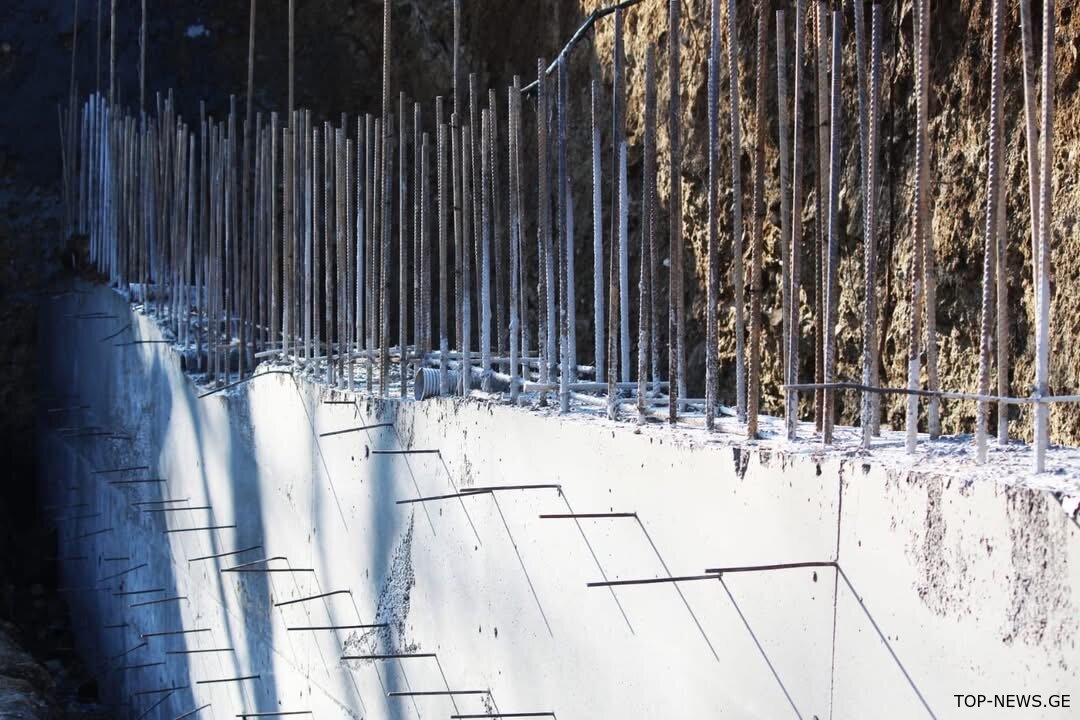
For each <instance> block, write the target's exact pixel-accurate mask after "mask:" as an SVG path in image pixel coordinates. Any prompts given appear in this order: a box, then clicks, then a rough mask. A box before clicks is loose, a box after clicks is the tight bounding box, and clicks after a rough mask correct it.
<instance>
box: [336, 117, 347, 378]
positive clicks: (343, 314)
mask: <svg viewBox="0 0 1080 720" xmlns="http://www.w3.org/2000/svg"><path fill="white" fill-rule="evenodd" d="M348 127H349V125H348V117H347V116H345V114H344V113H342V118H341V127H339V128H337V130H336V132H335V134H334V154H335V157H334V206H335V208H336V211H337V218H336V220H335V221H334V236H335V242H334V245H335V246H336V249H337V253H336V254H337V261H336V263H335V265H334V282H335V286H336V287H337V323H336V324H335V327H336V332H337V361H336V363H335V364H336V365H337V371H336V373H337V386H338V388H339V389H342V390H344V389H345V381H346V380H347V377H346V367H345V366H346V364H347V359H348V358H349V355H350V353H349V322H348V320H349V295H348V287H349V274H348V267H349V261H348V250H349V238H348V235H349V234H348V229H347V227H348V224H347V223H348V221H347V217H348V216H347V215H346V213H345V205H346V200H347V198H348V189H347V188H346V184H345V171H346V167H345V165H346V161H345V158H346V157H347V156H346V154H345V135H346V133H347V132H348Z"/></svg>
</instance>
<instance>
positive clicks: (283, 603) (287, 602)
mask: <svg viewBox="0 0 1080 720" xmlns="http://www.w3.org/2000/svg"><path fill="white" fill-rule="evenodd" d="M334 595H352V590H331V591H330V592H324V593H319V594H318V595H309V596H307V597H302V598H296V599H294V600H283V601H281V602H276V603H274V607H284V606H286V605H296V604H297V603H305V602H310V601H312V600H319V599H321V598H328V597H332V596H334Z"/></svg>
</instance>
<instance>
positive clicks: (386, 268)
mask: <svg viewBox="0 0 1080 720" xmlns="http://www.w3.org/2000/svg"><path fill="white" fill-rule="evenodd" d="M382 137H383V150H382V163H383V174H382V186H381V187H380V189H379V192H380V193H381V198H382V213H381V217H382V225H381V227H380V228H379V230H380V234H381V236H382V249H381V250H380V252H379V261H380V262H379V322H380V325H379V394H380V395H381V396H382V397H387V396H388V395H389V394H390V289H391V286H392V278H391V277H390V230H391V225H392V224H393V217H394V215H393V204H394V195H393V185H392V182H391V178H392V176H393V170H394V143H395V142H396V140H397V139H396V138H395V137H394V116H393V115H392V114H388V115H387V122H386V125H385V126H384V127H383V135H382Z"/></svg>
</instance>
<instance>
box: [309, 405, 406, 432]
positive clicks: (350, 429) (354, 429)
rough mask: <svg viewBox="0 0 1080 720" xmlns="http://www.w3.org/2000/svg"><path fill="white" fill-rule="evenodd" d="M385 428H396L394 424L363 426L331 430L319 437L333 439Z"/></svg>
mask: <svg viewBox="0 0 1080 720" xmlns="http://www.w3.org/2000/svg"><path fill="white" fill-rule="evenodd" d="M350 404H351V403H350ZM384 427H394V423H388V422H386V423H375V424H374V425H361V426H360V427H354V428H345V429H344V430H331V431H330V432H324V433H319V437H332V436H334V435H344V434H346V433H354V432H362V431H364V430H374V429H375V428H384Z"/></svg>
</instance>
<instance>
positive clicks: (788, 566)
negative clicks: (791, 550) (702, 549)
mask: <svg viewBox="0 0 1080 720" xmlns="http://www.w3.org/2000/svg"><path fill="white" fill-rule="evenodd" d="M819 567H831V568H834V567H836V561H835V560H819V561H811V562H794V563H775V564H772V565H741V566H735V567H718V568H706V570H705V572H707V573H712V574H714V575H717V576H719V575H728V574H731V573H746V572H769V571H771V570H797V569H799V568H819Z"/></svg>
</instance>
